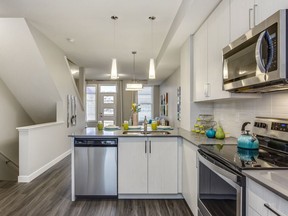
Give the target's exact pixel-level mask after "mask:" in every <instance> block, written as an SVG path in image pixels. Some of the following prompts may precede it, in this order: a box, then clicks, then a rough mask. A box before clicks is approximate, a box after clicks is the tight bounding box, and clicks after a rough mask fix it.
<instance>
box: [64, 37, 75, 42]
mask: <svg viewBox="0 0 288 216" xmlns="http://www.w3.org/2000/svg"><path fill="white" fill-rule="evenodd" d="M66 40H67V41H68V42H70V43H74V41H75V39H74V38H66Z"/></svg>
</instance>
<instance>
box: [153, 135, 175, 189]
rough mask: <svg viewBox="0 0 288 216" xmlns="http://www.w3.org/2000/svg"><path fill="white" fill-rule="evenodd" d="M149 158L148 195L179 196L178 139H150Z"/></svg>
mask: <svg viewBox="0 0 288 216" xmlns="http://www.w3.org/2000/svg"><path fill="white" fill-rule="evenodd" d="M150 142H151V144H150ZM148 157H149V158H148V161H149V163H148V193H151V194H177V193H178V187H177V186H178V184H177V183H178V182H177V179H178V178H177V177H178V170H177V165H178V163H177V161H178V144H177V138H176V137H175V138H162V137H157V138H149V156H148Z"/></svg>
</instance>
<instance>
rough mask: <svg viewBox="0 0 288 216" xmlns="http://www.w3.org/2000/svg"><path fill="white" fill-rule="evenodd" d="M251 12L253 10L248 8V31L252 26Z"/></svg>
mask: <svg viewBox="0 0 288 216" xmlns="http://www.w3.org/2000/svg"><path fill="white" fill-rule="evenodd" d="M252 11H253V9H252V8H249V29H251V28H252V26H251V23H252V22H251V12H252Z"/></svg>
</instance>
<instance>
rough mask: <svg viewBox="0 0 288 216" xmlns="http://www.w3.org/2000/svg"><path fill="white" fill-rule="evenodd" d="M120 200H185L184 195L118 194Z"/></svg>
mask: <svg viewBox="0 0 288 216" xmlns="http://www.w3.org/2000/svg"><path fill="white" fill-rule="evenodd" d="M118 199H184V198H183V196H182V194H118Z"/></svg>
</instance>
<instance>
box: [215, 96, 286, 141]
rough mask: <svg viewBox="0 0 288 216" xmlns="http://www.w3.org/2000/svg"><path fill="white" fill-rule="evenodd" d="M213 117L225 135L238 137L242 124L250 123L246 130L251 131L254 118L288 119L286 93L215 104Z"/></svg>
mask: <svg viewBox="0 0 288 216" xmlns="http://www.w3.org/2000/svg"><path fill="white" fill-rule="evenodd" d="M214 116H215V120H216V121H217V122H220V123H221V124H222V126H223V129H224V131H225V132H226V133H228V134H229V135H230V136H234V137H238V136H239V135H240V134H241V126H242V124H243V123H244V122H245V121H250V122H251V125H249V126H247V129H248V130H251V129H252V124H253V122H254V118H255V117H256V116H267V117H278V118H279V117H280V118H288V92H287V91H286V92H275V93H266V94H263V97H262V98H259V99H247V100H238V101H227V102H223V101H221V102H215V103H214Z"/></svg>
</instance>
